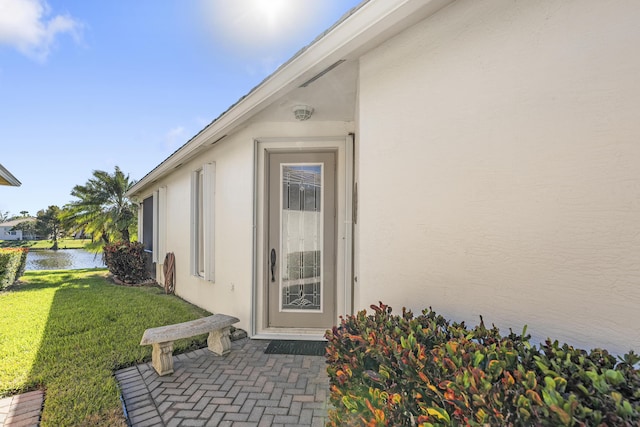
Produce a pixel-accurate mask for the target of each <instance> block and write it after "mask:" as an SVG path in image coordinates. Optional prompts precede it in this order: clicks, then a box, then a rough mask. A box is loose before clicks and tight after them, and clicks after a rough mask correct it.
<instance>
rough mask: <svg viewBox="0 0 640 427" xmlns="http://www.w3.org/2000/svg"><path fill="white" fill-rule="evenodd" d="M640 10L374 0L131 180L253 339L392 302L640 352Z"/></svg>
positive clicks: (617, 2) (199, 285) (221, 307)
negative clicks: (139, 176)
mask: <svg viewBox="0 0 640 427" xmlns="http://www.w3.org/2000/svg"><path fill="white" fill-rule="evenodd" d="M638 22H640V3H638V2H636V1H633V0H627V1H625V0H614V1H609V2H602V1H600V0H541V1H535V2H533V1H515V0H483V1H477V0H456V1H453V0H394V1H389V0H370V1H365V2H363V3H362V4H361V5H359V6H358V7H357V8H355V9H354V10H352V11H351V12H350V13H349V14H347V15H346V16H344V17H343V18H342V19H341V20H340V21H339V22H338V23H336V24H335V25H334V26H333V27H332V28H330V29H329V30H328V31H327V32H325V33H324V34H322V35H321V36H320V37H318V38H317V39H316V40H315V41H314V42H313V43H312V44H311V45H309V46H307V47H305V48H304V49H303V50H301V51H300V52H299V53H298V54H297V55H295V56H294V57H293V58H292V59H291V60H289V61H288V62H287V63H285V64H284V65H283V66H281V67H280V68H279V69H278V70H277V71H276V72H275V73H273V74H272V75H271V76H269V77H268V78H267V79H265V80H264V81H263V82H262V83H261V84H260V85H259V86H257V87H256V88H255V89H253V90H252V91H251V92H250V93H249V94H247V95H246V96H245V97H243V98H242V99H241V100H240V101H238V102H237V103H236V104H235V105H233V106H231V107H230V108H229V109H228V110H227V111H226V112H225V113H223V114H222V115H221V116H220V117H218V118H217V119H215V120H214V121H213V122H212V123H211V124H209V125H208V126H207V127H206V128H204V129H203V130H202V131H201V132H200V133H198V134H197V135H196V136H195V137H193V138H192V139H191V140H189V141H188V142H186V143H185V144H184V145H183V146H182V147H181V148H180V149H179V150H177V151H176V152H175V153H174V154H172V155H171V156H170V157H169V158H167V159H166V160H165V161H164V162H162V163H161V164H159V165H158V166H157V167H156V168H155V169H153V170H152V171H150V172H149V173H148V174H147V175H146V176H145V177H144V178H143V179H141V180H140V181H139V182H138V183H137V184H136V185H135V186H134V187H133V188H132V189H131V191H130V193H129V194H130V195H131V196H133V197H135V198H136V199H137V200H138V201H139V202H140V209H141V214H140V215H139V218H140V221H141V223H140V228H139V229H140V230H141V235H142V237H141V239H142V240H144V241H145V244H146V245H147V247H148V249H149V250H150V251H151V252H152V254H153V260H154V262H155V269H156V277H157V280H158V281H159V282H161V281H162V280H163V277H162V263H163V260H164V257H165V254H166V253H168V252H172V253H174V254H175V266H176V284H175V291H176V293H177V294H178V295H179V296H180V297H182V298H184V299H186V300H188V301H191V302H193V303H195V304H197V305H199V306H202V307H204V308H206V309H208V310H210V311H212V312H222V313H225V314H229V315H233V316H236V317H238V318H240V319H241V323H240V324H239V326H240V327H241V328H243V329H246V330H247V331H248V332H249V334H250V335H251V336H252V337H254V338H273V337H282V338H297V339H314V338H319V337H321V336H322V334H323V332H324V330H325V329H326V328H328V327H330V326H331V325H333V324H335V323H337V322H338V321H339V316H341V315H346V314H350V313H354V312H356V311H358V310H360V309H363V308H368V307H369V305H370V304H375V303H377V302H378V301H382V302H384V303H385V304H389V305H391V306H392V307H394V309H395V310H397V311H399V310H400V309H401V308H402V307H403V306H404V307H407V308H410V309H413V310H414V311H420V310H421V309H423V308H425V307H428V306H431V307H433V309H434V310H436V311H437V312H438V313H440V314H442V315H444V316H446V317H448V318H450V319H453V320H457V321H461V320H465V321H467V322H469V323H470V324H476V323H477V322H478V320H479V315H482V316H483V317H484V319H485V322H487V323H489V324H490V323H494V324H496V325H497V326H498V327H500V328H503V331H505V332H506V328H509V327H511V328H513V330H514V331H521V330H522V327H523V326H524V325H528V332H529V333H531V334H532V335H533V337H534V339H535V340H544V339H545V338H546V337H552V338H554V339H559V340H561V341H565V342H569V343H570V344H573V345H575V346H579V347H584V348H587V349H589V348H594V347H604V348H608V349H609V350H610V351H612V352H614V353H623V352H626V351H628V350H629V349H635V350H636V351H638V350H640V327H638V325H640V141H639V140H638V138H639V137H640V79H639V78H638V76H640V55H638V46H639V45H640V26H639V25H638V24H637V23H638ZM294 111H295V114H294ZM301 119H302V120H301Z"/></svg>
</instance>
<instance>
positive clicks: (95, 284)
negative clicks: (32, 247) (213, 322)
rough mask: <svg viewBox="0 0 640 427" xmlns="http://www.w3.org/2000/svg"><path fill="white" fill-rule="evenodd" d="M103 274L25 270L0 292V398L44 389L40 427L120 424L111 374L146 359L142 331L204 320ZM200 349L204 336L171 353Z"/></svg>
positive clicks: (178, 303)
mask: <svg viewBox="0 0 640 427" xmlns="http://www.w3.org/2000/svg"><path fill="white" fill-rule="evenodd" d="M106 273H107V272H106V270H95V269H86V270H62V271H60V270H59V271H27V272H26V273H25V275H24V276H23V277H22V279H21V280H22V281H23V283H22V284H20V285H18V286H15V287H14V288H13V289H11V290H10V291H9V292H2V293H0V397H4V396H9V395H12V394H16V393H21V392H25V391H29V390H34V389H44V390H45V404H44V409H43V414H42V421H41V425H42V426H43V427H46V426H62V425H64V426H75V425H92V426H125V425H126V424H125V421H124V416H123V412H122V406H121V403H120V398H119V391H118V386H117V382H116V380H115V378H114V375H113V372H114V371H115V370H118V369H121V368H123V367H127V366H132V365H135V364H138V363H141V362H144V361H149V360H151V347H150V346H144V347H143V346H140V339H141V337H142V334H143V332H144V330H145V329H147V328H150V327H154V326H161V325H167V324H172V323H178V322H184V321H187V320H192V319H196V318H199V317H202V316H205V315H208V314H209V313H207V312H206V311H204V310H202V309H200V308H198V307H195V306H193V305H191V304H188V303H187V302H185V301H183V300H181V299H179V298H177V297H175V296H172V295H165V294H164V292H163V291H162V289H160V288H159V287H122V286H117V285H114V284H112V283H110V282H109V281H107V280H106V278H105V276H106ZM205 345H206V335H203V336H198V337H194V338H192V339H188V340H179V341H176V342H175V343H174V349H175V350H174V354H175V353H180V352H184V351H186V350H190V349H195V348H200V347H203V346H205Z"/></svg>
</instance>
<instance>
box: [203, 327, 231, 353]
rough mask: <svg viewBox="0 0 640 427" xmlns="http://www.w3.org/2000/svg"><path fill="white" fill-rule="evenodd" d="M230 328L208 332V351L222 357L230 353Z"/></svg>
mask: <svg viewBox="0 0 640 427" xmlns="http://www.w3.org/2000/svg"><path fill="white" fill-rule="evenodd" d="M230 334H231V328H228V327H227V328H222V329H218V330H215V331H211V332H209V338H207V345H208V346H209V350H211V351H212V352H213V353H215V354H217V355H218V356H224V355H225V354H227V353H229V352H230V351H231V339H229V335H230Z"/></svg>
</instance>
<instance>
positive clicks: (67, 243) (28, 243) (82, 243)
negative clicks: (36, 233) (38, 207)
mask: <svg viewBox="0 0 640 427" xmlns="http://www.w3.org/2000/svg"><path fill="white" fill-rule="evenodd" d="M90 244H91V239H68V238H65V239H59V240H58V248H59V249H83V248H86V247H87V246H89V245H90ZM51 246H53V240H0V248H20V247H24V248H29V249H36V250H37V249H51Z"/></svg>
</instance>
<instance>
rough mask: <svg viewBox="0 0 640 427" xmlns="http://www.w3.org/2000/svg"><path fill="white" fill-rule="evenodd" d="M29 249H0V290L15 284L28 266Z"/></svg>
mask: <svg viewBox="0 0 640 427" xmlns="http://www.w3.org/2000/svg"><path fill="white" fill-rule="evenodd" d="M28 253H29V249H28V248H4V249H0V290H3V289H5V288H7V287H9V286H11V285H13V284H14V283H15V281H16V280H18V279H19V278H20V277H21V276H22V275H23V274H24V269H25V267H26V265H27V254H28Z"/></svg>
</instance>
